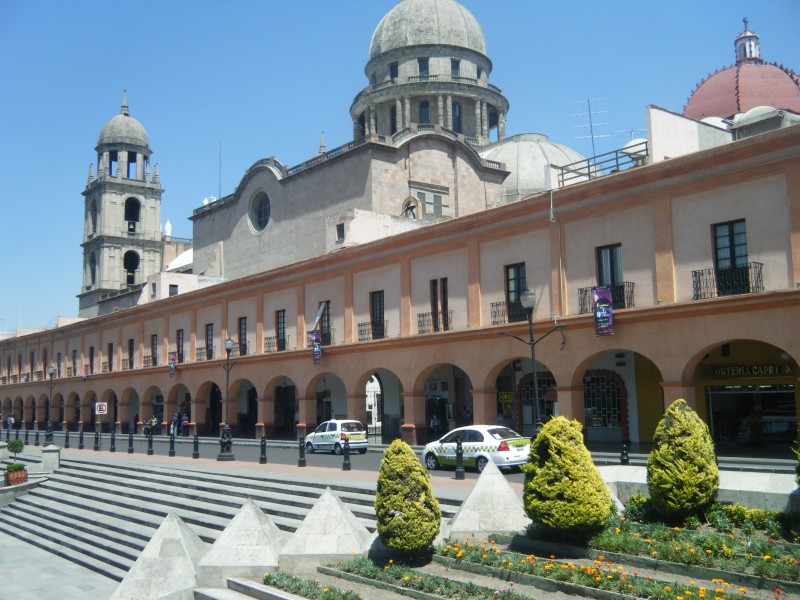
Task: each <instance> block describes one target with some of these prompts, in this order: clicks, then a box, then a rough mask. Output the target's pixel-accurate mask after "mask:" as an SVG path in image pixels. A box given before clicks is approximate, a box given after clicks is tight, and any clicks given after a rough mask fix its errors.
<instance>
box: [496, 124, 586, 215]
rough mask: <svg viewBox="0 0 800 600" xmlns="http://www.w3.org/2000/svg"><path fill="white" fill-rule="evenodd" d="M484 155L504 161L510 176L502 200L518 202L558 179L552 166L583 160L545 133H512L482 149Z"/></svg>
mask: <svg viewBox="0 0 800 600" xmlns="http://www.w3.org/2000/svg"><path fill="white" fill-rule="evenodd" d="M480 155H481V158H484V159H487V160H495V161H498V162H502V163H505V165H506V170H507V171H509V175H508V177H506V179H505V181H503V185H502V189H501V196H502V201H503V203H509V202H517V201H519V200H522V199H523V198H527V197H528V196H533V195H535V194H540V193H541V192H545V191H547V190H549V189H551V188H553V187H554V186H555V185H557V182H555V181H551V177H550V167H563V166H564V165H568V164H570V163H574V162H578V161H579V160H584V157H583V156H581V155H580V154H578V153H577V152H575V150H573V149H572V148H569V147H568V146H564V145H562V144H556V143H555V142H551V141H550V138H548V137H547V136H546V135H542V134H539V133H522V134H519V135H513V136H511V137H508V138H506V139H504V140H501V141H499V142H495V143H494V144H492V145H491V146H487V147H486V149H484V150H482V151H481V153H480Z"/></svg>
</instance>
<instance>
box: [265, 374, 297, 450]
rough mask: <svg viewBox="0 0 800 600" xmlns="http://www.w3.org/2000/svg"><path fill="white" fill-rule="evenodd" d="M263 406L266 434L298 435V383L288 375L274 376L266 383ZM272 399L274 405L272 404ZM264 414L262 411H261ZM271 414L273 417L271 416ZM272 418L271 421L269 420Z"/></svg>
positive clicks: (291, 436)
mask: <svg viewBox="0 0 800 600" xmlns="http://www.w3.org/2000/svg"><path fill="white" fill-rule="evenodd" d="M263 397H264V398H265V399H266V401H265V403H264V408H263V415H264V418H263V422H264V425H265V426H264V429H265V435H266V436H267V437H275V438H278V439H292V440H293V439H295V438H296V437H297V432H296V428H297V421H298V418H297V417H298V414H297V413H298V404H297V401H298V398H297V384H296V383H295V381H294V380H293V379H292V378H291V377H288V376H283V375H279V376H276V377H273V378H272V379H271V380H270V381H269V382H268V383H267V385H266V388H265V391H264V396H263ZM270 401H271V402H272V405H271V406H270ZM259 414H262V413H259ZM270 415H271V417H270ZM270 418H271V423H270V422H269V421H270Z"/></svg>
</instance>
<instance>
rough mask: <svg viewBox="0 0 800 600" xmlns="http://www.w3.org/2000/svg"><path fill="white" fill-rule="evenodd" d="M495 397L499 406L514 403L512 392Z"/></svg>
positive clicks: (501, 393)
mask: <svg viewBox="0 0 800 600" xmlns="http://www.w3.org/2000/svg"><path fill="white" fill-rule="evenodd" d="M497 396H498V400H500V404H511V403H512V402H514V393H513V392H500V393H499V394H498V395H497Z"/></svg>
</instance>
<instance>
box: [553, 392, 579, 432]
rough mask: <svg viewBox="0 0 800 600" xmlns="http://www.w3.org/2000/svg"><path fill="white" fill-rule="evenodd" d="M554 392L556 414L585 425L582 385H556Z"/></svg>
mask: <svg viewBox="0 0 800 600" xmlns="http://www.w3.org/2000/svg"><path fill="white" fill-rule="evenodd" d="M556 394H557V395H556V402H557V406H558V414H559V415H561V416H564V417H566V418H567V419H570V420H572V419H575V420H576V421H578V422H579V423H582V424H584V425H585V424H586V413H585V411H584V399H583V394H584V388H583V386H582V385H581V386H574V387H573V386H558V387H556Z"/></svg>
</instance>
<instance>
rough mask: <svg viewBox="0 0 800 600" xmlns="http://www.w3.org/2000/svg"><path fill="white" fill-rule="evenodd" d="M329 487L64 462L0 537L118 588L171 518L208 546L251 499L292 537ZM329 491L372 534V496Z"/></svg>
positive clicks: (447, 509)
mask: <svg viewBox="0 0 800 600" xmlns="http://www.w3.org/2000/svg"><path fill="white" fill-rule="evenodd" d="M20 459H21V462H22V459H23V457H22V456H20ZM25 462H27V461H25ZM376 477H377V474H376ZM326 487H328V484H327V483H325V482H324V481H314V482H308V483H306V482H300V481H285V480H282V479H280V478H279V477H278V476H275V475H273V476H269V475H267V474H265V475H264V476H261V475H259V476H255V475H246V474H242V473H232V474H230V475H228V474H223V473H220V472H218V471H213V470H208V471H204V470H203V469H202V468H176V467H172V466H157V465H142V464H137V463H129V464H127V463H121V464H117V463H114V462H106V461H102V460H100V461H92V460H83V459H80V460H71V459H62V461H61V468H59V470H58V471H56V472H55V473H52V474H50V475H48V479H47V480H46V481H44V482H43V483H41V484H40V485H38V486H37V487H35V488H33V489H31V490H30V491H29V492H28V493H27V494H25V495H23V496H21V497H19V498H17V499H16V500H15V501H14V502H12V503H11V504H10V505H9V506H8V507H6V508H5V509H3V510H2V511H0V531H3V532H5V533H7V534H9V535H12V536H14V537H17V538H19V539H21V540H24V541H26V542H29V543H32V544H34V545H36V546H38V547H39V548H42V549H44V550H47V551H49V552H52V553H54V554H57V555H58V556H61V557H63V558H66V559H68V560H71V561H73V562H75V563H77V564H80V565H82V566H84V567H86V568H89V569H91V570H92V571H95V572H97V573H100V574H102V575H104V576H106V577H109V578H111V579H113V580H116V581H121V580H122V578H123V577H124V576H125V574H126V573H127V571H128V570H129V569H130V567H131V566H132V565H133V563H134V562H135V561H136V559H137V558H138V556H139V555H140V554H141V551H142V550H143V549H144V547H145V546H146V545H147V543H148V542H149V541H150V539H151V538H152V537H153V535H154V534H155V532H156V530H157V529H158V527H159V526H160V525H161V523H162V522H163V520H164V518H165V517H166V515H167V514H168V513H170V512H174V513H175V514H177V515H178V516H179V517H180V518H181V519H182V520H183V521H185V522H186V523H187V524H188V525H189V526H190V527H191V529H192V530H193V531H194V532H195V533H197V535H198V536H200V538H201V539H203V540H204V541H205V542H207V543H209V544H210V543H213V542H214V541H215V540H216V539H217V537H219V534H220V533H221V532H222V530H223V529H224V528H225V527H226V526H227V525H228V524H229V523H230V521H231V519H232V518H233V517H234V516H235V515H236V513H237V512H238V511H239V509H240V508H241V507H242V505H243V504H244V502H245V500H246V499H247V498H251V499H252V500H253V501H254V502H255V503H256V504H257V505H258V506H259V508H261V509H262V510H263V511H264V512H265V513H266V514H268V515H269V517H270V519H271V520H272V521H273V522H274V523H275V525H277V526H278V527H280V528H281V529H284V530H286V531H290V532H292V531H294V530H295V529H297V527H299V526H300V523H301V522H302V520H303V519H304V518H305V516H306V515H307V514H308V512H309V511H310V510H311V507H312V506H313V505H314V503H315V502H316V501H317V499H318V498H319V496H320V495H321V494H322V492H323V491H324V490H325V488H326ZM329 487H331V489H333V490H334V492H335V493H336V494H337V496H339V498H341V500H342V501H343V502H344V503H345V505H347V507H348V508H349V509H350V510H351V511H352V512H353V514H354V515H355V516H356V518H357V519H358V520H359V521H360V522H361V523H362V524H363V525H364V526H365V527H367V528H368V529H369V530H370V531H374V530H375V510H374V507H373V504H374V501H375V495H374V492H373V491H371V490H369V489H364V488H363V486H362V487H359V486H358V485H353V486H349V485H347V484H342V483H339V484H331V485H330V486H329ZM441 508H442V513H443V515H444V516H446V517H449V516H452V515H453V514H454V513H455V511H456V510H457V508H458V507H457V505H456V504H454V503H453V502H447V501H443V502H442V504H441Z"/></svg>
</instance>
